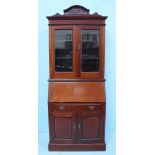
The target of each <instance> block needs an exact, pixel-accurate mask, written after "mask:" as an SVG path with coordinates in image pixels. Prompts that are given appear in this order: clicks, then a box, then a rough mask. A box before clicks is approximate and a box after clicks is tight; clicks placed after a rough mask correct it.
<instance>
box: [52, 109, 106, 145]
mask: <svg viewBox="0 0 155 155" xmlns="http://www.w3.org/2000/svg"><path fill="white" fill-rule="evenodd" d="M50 121H51V122H50V125H51V126H50V127H51V129H52V130H50V131H53V132H51V133H50V135H51V137H50V139H51V140H50V141H51V143H53V142H54V143H59V144H63V143H70V144H71V143H101V142H103V138H104V117H103V114H101V112H99V111H96V112H87V111H83V112H81V113H74V112H73V113H72V112H53V113H52V117H51V119H50Z"/></svg>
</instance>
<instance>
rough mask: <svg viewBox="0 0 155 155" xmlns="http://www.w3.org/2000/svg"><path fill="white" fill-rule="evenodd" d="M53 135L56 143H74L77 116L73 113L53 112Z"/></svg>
mask: <svg viewBox="0 0 155 155" xmlns="http://www.w3.org/2000/svg"><path fill="white" fill-rule="evenodd" d="M51 117H52V119H50V120H51V121H52V122H51V132H52V133H51V135H52V136H53V137H52V141H53V142H54V143H74V141H75V115H74V114H73V113H71V112H53V114H52V116H51Z"/></svg>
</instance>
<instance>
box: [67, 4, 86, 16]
mask: <svg viewBox="0 0 155 155" xmlns="http://www.w3.org/2000/svg"><path fill="white" fill-rule="evenodd" d="M64 15H66V16H81V15H89V9H87V8H85V7H83V6H80V5H74V6H71V7H69V8H68V9H65V10H64Z"/></svg>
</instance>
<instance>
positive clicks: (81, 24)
mask: <svg viewBox="0 0 155 155" xmlns="http://www.w3.org/2000/svg"><path fill="white" fill-rule="evenodd" d="M47 18H48V22H49V24H48V25H49V92H48V114H49V137H50V138H49V145H48V148H49V151H52V150H59V151H61V150H66V151H67V150H73V151H78V150H90V151H91V150H92V151H93V150H105V149H106V144H105V111H106V108H105V107H106V97H105V80H104V63H105V20H106V18H107V17H106V16H101V15H99V14H98V13H94V14H90V13H89V10H88V9H86V8H84V7H82V6H79V5H75V6H71V7H69V8H68V9H66V10H64V14H63V15H60V14H59V13H57V14H55V15H53V16H48V17H47Z"/></svg>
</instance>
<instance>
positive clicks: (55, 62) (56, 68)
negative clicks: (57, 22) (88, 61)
mask: <svg viewBox="0 0 155 155" xmlns="http://www.w3.org/2000/svg"><path fill="white" fill-rule="evenodd" d="M49 31H50V33H51V34H50V35H49V37H51V36H52V38H50V39H49V40H50V41H49V45H50V51H52V52H50V78H52V77H56V78H62V77H66V78H74V77H76V76H79V75H78V74H77V70H78V69H77V66H78V65H77V57H78V55H77V48H76V42H77V39H76V36H77V30H76V27H75V26H70V25H69V26H52V27H50V28H49Z"/></svg>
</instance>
